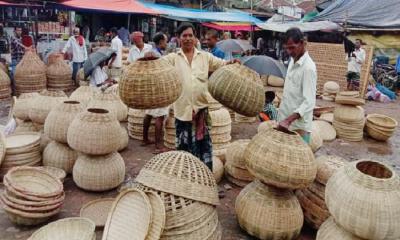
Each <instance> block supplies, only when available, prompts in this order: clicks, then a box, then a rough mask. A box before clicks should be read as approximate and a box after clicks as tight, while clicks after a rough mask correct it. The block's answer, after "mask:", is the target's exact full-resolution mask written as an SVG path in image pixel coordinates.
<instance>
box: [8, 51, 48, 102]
mask: <svg viewBox="0 0 400 240" xmlns="http://www.w3.org/2000/svg"><path fill="white" fill-rule="evenodd" d="M14 78H15V88H16V91H17V94H21V93H30V92H40V91H41V90H43V89H46V65H45V64H44V62H42V60H40V58H39V56H38V55H37V54H36V53H34V52H32V51H26V52H25V55H24V57H23V58H22V59H21V61H20V62H19V63H18V65H17V67H16V68H15V75H14Z"/></svg>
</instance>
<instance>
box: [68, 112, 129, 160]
mask: <svg viewBox="0 0 400 240" xmlns="http://www.w3.org/2000/svg"><path fill="white" fill-rule="evenodd" d="M67 135H68V137H67V138H68V144H69V146H71V148H73V149H75V150H77V151H79V152H82V153H86V154H93V155H103V154H108V153H111V152H115V151H117V150H118V148H119V147H120V142H121V141H120V139H119V138H120V136H121V126H120V124H119V122H118V121H117V119H116V118H115V116H114V115H112V114H111V113H110V112H108V111H107V110H105V109H101V108H89V109H87V110H86V111H84V112H82V113H81V114H79V115H78V116H77V117H76V118H75V119H74V120H73V121H72V123H71V125H70V127H69V128H68V134H67Z"/></svg>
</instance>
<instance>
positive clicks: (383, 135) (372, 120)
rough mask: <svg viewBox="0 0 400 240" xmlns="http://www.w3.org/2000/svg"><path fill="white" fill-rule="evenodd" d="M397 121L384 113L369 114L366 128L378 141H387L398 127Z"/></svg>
mask: <svg viewBox="0 0 400 240" xmlns="http://www.w3.org/2000/svg"><path fill="white" fill-rule="evenodd" d="M397 125H398V124H397V121H396V120H395V119H393V118H391V117H388V116H385V115H382V114H369V115H368V116H367V121H366V124H365V129H366V131H367V133H368V135H369V136H370V137H372V138H373V139H375V140H378V141H387V140H388V139H389V138H390V137H392V136H393V134H394V132H395V131H396V128H397Z"/></svg>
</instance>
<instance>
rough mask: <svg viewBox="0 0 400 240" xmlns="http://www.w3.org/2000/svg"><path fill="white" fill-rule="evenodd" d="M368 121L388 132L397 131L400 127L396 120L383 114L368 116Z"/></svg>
mask: <svg viewBox="0 0 400 240" xmlns="http://www.w3.org/2000/svg"><path fill="white" fill-rule="evenodd" d="M367 121H368V122H370V123H372V124H373V125H376V126H377V127H382V128H385V129H388V130H391V129H395V128H396V127H397V126H398V123H397V121H396V120H395V119H394V118H391V117H389V116H386V115H383V114H368V116H367Z"/></svg>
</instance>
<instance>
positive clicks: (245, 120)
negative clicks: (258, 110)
mask: <svg viewBox="0 0 400 240" xmlns="http://www.w3.org/2000/svg"><path fill="white" fill-rule="evenodd" d="M256 121H257V118H256V117H246V116H243V115H240V114H239V113H235V122H238V123H253V122H256Z"/></svg>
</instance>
